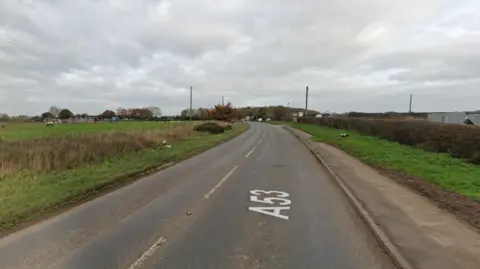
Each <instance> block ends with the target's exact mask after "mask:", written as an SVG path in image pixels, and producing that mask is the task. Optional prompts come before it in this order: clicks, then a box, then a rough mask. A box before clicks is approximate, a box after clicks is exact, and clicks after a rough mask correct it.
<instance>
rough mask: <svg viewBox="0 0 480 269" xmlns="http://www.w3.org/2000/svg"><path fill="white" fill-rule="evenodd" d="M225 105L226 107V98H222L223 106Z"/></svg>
mask: <svg viewBox="0 0 480 269" xmlns="http://www.w3.org/2000/svg"><path fill="white" fill-rule="evenodd" d="M224 105H225V97H224V96H222V106H224Z"/></svg>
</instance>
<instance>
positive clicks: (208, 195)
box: [204, 164, 239, 199]
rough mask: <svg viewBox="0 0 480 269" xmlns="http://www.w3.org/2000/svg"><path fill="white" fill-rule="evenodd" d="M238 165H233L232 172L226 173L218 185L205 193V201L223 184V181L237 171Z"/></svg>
mask: <svg viewBox="0 0 480 269" xmlns="http://www.w3.org/2000/svg"><path fill="white" fill-rule="evenodd" d="M238 166H239V165H238V164H237V165H235V167H233V168H232V170H230V172H228V173H227V174H226V175H225V176H224V177H223V178H222V179H221V180H220V181H219V182H218V183H217V185H215V186H214V187H213V188H212V189H211V190H210V191H209V192H207V194H205V196H204V197H205V199H208V198H210V196H212V194H213V193H214V192H215V191H216V190H217V189H218V188H219V187H220V186H221V185H222V184H223V182H225V180H227V179H228V178H229V177H230V176H231V175H232V174H233V172H235V170H237V168H238Z"/></svg>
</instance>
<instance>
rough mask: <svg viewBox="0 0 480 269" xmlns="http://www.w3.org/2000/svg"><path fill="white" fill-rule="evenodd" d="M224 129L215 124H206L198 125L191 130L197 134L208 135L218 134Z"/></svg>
mask: <svg viewBox="0 0 480 269" xmlns="http://www.w3.org/2000/svg"><path fill="white" fill-rule="evenodd" d="M225 129H226V128H225V127H223V126H220V125H218V124H217V123H215V122H206V123H202V124H200V125H197V126H195V127H193V130H195V131H197V132H203V133H209V134H220V133H223V132H225Z"/></svg>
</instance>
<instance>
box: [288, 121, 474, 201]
mask: <svg viewBox="0 0 480 269" xmlns="http://www.w3.org/2000/svg"><path fill="white" fill-rule="evenodd" d="M293 126H294V127H296V128H299V129H301V130H303V131H306V132H308V133H310V134H312V135H313V139H314V140H316V141H322V142H326V143H328V144H331V145H334V146H337V147H339V148H340V149H342V150H343V151H345V152H346V153H348V154H350V155H352V156H355V157H357V158H359V159H360V160H361V161H363V162H365V163H367V164H370V165H372V166H376V167H385V168H389V169H392V170H395V171H400V172H403V173H406V174H408V175H411V176H414V177H418V178H421V179H424V180H426V181H429V182H431V183H433V184H435V185H438V186H440V187H441V188H443V189H445V190H448V191H454V192H457V193H460V194H463V195H466V196H468V197H470V198H473V199H475V200H477V201H480V166H478V165H474V164H470V163H467V162H466V161H464V160H462V159H455V158H452V157H450V156H449V155H447V154H437V153H431V152H426V151H424V150H422V149H417V148H412V147H408V146H403V145H400V144H398V143H395V142H390V141H386V140H382V139H378V138H375V137H371V136H363V135H360V134H358V133H356V132H353V131H350V130H349V131H346V130H337V129H333V128H329V127H324V126H318V125H310V124H299V123H298V124H293ZM340 133H348V134H349V135H350V137H348V138H341V137H339V134H340Z"/></svg>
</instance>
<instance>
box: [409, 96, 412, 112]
mask: <svg viewBox="0 0 480 269" xmlns="http://www.w3.org/2000/svg"><path fill="white" fill-rule="evenodd" d="M408 113H412V94H410V105H409V106H408Z"/></svg>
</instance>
